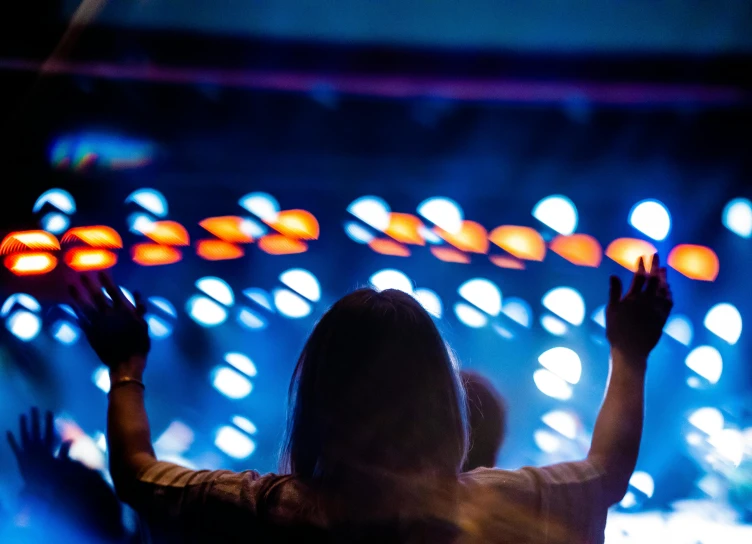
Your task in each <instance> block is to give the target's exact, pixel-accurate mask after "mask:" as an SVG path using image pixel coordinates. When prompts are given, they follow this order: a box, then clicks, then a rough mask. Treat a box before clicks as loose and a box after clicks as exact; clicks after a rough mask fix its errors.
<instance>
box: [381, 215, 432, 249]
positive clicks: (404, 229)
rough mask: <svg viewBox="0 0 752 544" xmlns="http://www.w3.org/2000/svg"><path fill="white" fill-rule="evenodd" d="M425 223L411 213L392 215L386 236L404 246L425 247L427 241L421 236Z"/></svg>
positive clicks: (385, 232)
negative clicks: (421, 229)
mask: <svg viewBox="0 0 752 544" xmlns="http://www.w3.org/2000/svg"><path fill="white" fill-rule="evenodd" d="M422 226H423V222H422V221H421V220H420V219H418V218H417V217H415V216H414V215H410V214H409V213H390V214H389V226H388V227H387V229H386V230H385V231H384V234H386V235H387V236H391V237H392V238H394V239H395V240H397V241H398V242H402V243H403V244H413V245H418V246H423V245H425V244H426V241H425V240H423V237H422V236H421V235H420V228H421V227H422Z"/></svg>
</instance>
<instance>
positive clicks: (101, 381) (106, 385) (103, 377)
mask: <svg viewBox="0 0 752 544" xmlns="http://www.w3.org/2000/svg"><path fill="white" fill-rule="evenodd" d="M91 381H93V382H94V385H96V386H97V387H98V388H99V389H101V390H102V391H104V392H105V393H109V392H110V370H109V369H108V368H107V367H106V366H104V365H102V366H100V367H98V368H97V369H96V370H95V371H94V374H92V376H91Z"/></svg>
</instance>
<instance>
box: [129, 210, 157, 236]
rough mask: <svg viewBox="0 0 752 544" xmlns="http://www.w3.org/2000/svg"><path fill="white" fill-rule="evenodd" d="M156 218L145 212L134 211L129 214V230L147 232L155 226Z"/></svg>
mask: <svg viewBox="0 0 752 544" xmlns="http://www.w3.org/2000/svg"><path fill="white" fill-rule="evenodd" d="M154 223H155V221H154V219H152V217H151V216H150V215H149V214H147V213H143V212H136V213H132V214H130V215H129V216H128V230H130V231H131V232H133V233H135V234H145V233H147V232H149V231H150V230H151V229H152V228H154Z"/></svg>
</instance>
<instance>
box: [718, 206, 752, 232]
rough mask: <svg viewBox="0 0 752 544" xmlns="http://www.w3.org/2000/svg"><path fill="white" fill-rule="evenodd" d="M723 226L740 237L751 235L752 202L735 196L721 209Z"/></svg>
mask: <svg viewBox="0 0 752 544" xmlns="http://www.w3.org/2000/svg"><path fill="white" fill-rule="evenodd" d="M723 226H724V227H726V228H727V229H729V230H730V231H731V232H733V233H734V234H737V235H739V236H741V237H742V238H750V237H752V202H750V201H749V200H748V199H746V198H735V199H734V200H732V201H731V202H729V203H728V204H726V207H725V208H724V210H723Z"/></svg>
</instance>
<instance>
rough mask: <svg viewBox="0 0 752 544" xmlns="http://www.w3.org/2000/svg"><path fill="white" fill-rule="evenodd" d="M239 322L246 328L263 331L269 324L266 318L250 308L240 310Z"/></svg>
mask: <svg viewBox="0 0 752 544" xmlns="http://www.w3.org/2000/svg"><path fill="white" fill-rule="evenodd" d="M238 322H239V323H240V324H241V325H243V326H244V327H246V328H248V329H253V330H262V329H265V328H266V326H267V322H266V320H265V319H264V318H262V317H261V316H260V315H258V314H257V313H256V312H254V311H253V310H250V309H248V308H243V309H241V310H240V313H239V314H238Z"/></svg>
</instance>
